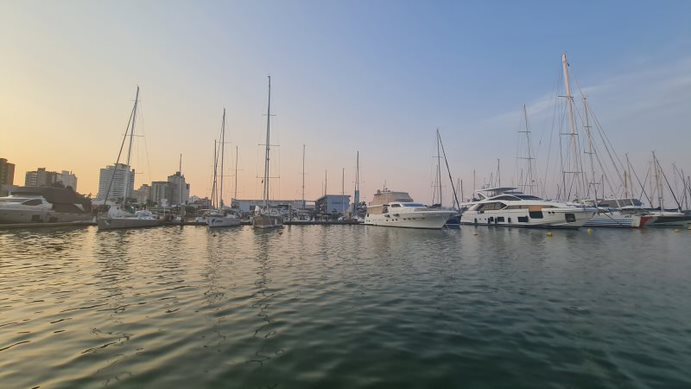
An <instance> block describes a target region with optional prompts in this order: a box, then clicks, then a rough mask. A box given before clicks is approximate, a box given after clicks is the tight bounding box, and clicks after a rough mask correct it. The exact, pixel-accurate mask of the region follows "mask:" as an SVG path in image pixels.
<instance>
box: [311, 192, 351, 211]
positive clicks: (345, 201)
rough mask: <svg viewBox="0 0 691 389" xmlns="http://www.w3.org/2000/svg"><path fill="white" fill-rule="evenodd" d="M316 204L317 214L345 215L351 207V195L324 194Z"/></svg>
mask: <svg viewBox="0 0 691 389" xmlns="http://www.w3.org/2000/svg"><path fill="white" fill-rule="evenodd" d="M314 204H315V211H316V212H317V214H341V215H344V214H345V213H346V212H348V209H349V208H350V195H324V196H322V197H320V198H318V199H317V200H316V201H315V202H314Z"/></svg>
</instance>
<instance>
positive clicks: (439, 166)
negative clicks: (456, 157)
mask: <svg viewBox="0 0 691 389" xmlns="http://www.w3.org/2000/svg"><path fill="white" fill-rule="evenodd" d="M440 142H441V140H440V138H439V129H438V128H437V185H438V187H437V190H438V191H439V206H440V207H441V206H442V204H443V200H442V187H441V151H440V147H441V146H440V145H439V143H440ZM432 201H434V199H432Z"/></svg>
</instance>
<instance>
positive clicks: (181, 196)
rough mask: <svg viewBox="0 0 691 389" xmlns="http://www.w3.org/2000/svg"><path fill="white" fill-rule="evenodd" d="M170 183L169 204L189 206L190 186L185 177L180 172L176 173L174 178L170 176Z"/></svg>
mask: <svg viewBox="0 0 691 389" xmlns="http://www.w3.org/2000/svg"><path fill="white" fill-rule="evenodd" d="M168 183H169V184H170V189H169V191H170V192H169V193H170V198H169V199H168V202H169V204H170V205H180V204H187V202H188V200H189V198H190V184H188V183H187V182H186V181H185V176H184V175H182V173H180V172H175V174H173V175H172V176H168Z"/></svg>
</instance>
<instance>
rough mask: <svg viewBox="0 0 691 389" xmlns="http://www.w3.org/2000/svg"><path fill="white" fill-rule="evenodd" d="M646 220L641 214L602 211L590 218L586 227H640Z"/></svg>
mask: <svg viewBox="0 0 691 389" xmlns="http://www.w3.org/2000/svg"><path fill="white" fill-rule="evenodd" d="M642 218H643V220H644V222H643V223H642V222H641V219H642ZM645 220H647V219H646V218H645V216H643V217H642V216H641V215H627V214H622V213H621V212H616V211H614V212H602V213H598V214H596V215H595V216H593V218H592V219H590V220H588V221H587V222H586V223H585V224H584V227H613V228H640V227H643V226H644V225H645Z"/></svg>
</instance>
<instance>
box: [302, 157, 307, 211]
mask: <svg viewBox="0 0 691 389" xmlns="http://www.w3.org/2000/svg"><path fill="white" fill-rule="evenodd" d="M305 208H307V206H306V204H305V145H304V144H303V145H302V209H305Z"/></svg>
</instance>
